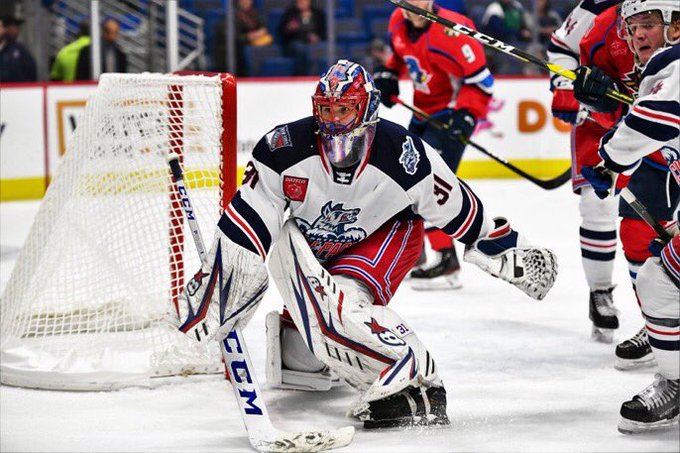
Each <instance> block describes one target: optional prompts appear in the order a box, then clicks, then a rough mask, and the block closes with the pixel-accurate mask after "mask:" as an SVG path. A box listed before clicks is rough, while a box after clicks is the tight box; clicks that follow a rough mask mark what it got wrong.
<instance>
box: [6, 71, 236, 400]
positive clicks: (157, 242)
mask: <svg viewBox="0 0 680 453" xmlns="http://www.w3.org/2000/svg"><path fill="white" fill-rule="evenodd" d="M225 89H227V90H232V91H233V93H234V95H235V88H234V82H233V78H231V77H230V76H224V75H216V76H212V77H208V76H169V75H161V74H137V75H122V74H106V75H103V76H102V77H101V79H100V82H99V86H98V89H97V92H96V94H95V95H94V96H93V97H92V98H91V99H90V100H89V101H88V103H87V106H86V108H85V111H84V113H83V116H82V118H81V120H80V122H79V125H78V127H77V129H76V132H75V136H74V138H73V141H72V142H71V144H70V146H69V147H68V149H67V152H66V154H65V156H64V157H63V160H62V162H61V164H60V166H59V169H58V170H57V172H56V174H55V175H54V179H53V181H52V183H51V184H50V187H49V189H48V191H47V194H46V195H45V198H44V200H43V202H42V205H41V207H40V210H39V212H38V214H37V216H36V218H35V222H34V224H33V226H32V228H31V231H30V233H29V236H28V239H27V240H26V243H25V245H24V247H23V249H22V250H21V253H20V254H19V257H18V260H17V263H16V267H15V268H14V270H13V273H12V275H11V277H10V280H9V282H8V285H7V288H6V290H5V292H4V293H3V295H2V300H1V302H0V322H1V327H2V330H1V344H0V349H1V356H0V378H1V380H2V382H3V383H5V384H10V385H20V386H25V387H37V388H56V389H77V390H89V389H111V388H119V387H124V386H128V385H142V386H146V385H151V378H154V377H168V376H175V375H187V374H196V373H214V372H219V371H220V370H221V364H220V359H219V350H218V349H217V347H216V345H215V349H214V350H212V349H208V348H206V347H204V346H200V345H196V344H195V343H194V342H192V341H191V340H189V339H188V338H185V337H184V335H183V334H181V333H179V332H177V331H176V330H175V329H174V328H173V327H172V326H171V325H170V324H169V323H168V322H167V320H166V318H165V317H166V313H168V312H170V311H174V302H175V301H176V300H177V297H178V296H179V293H180V291H181V288H182V287H183V285H184V284H185V282H186V280H187V279H188V278H190V277H191V275H192V274H193V273H194V272H195V271H197V270H198V268H199V265H200V263H199V259H198V256H197V253H196V251H195V247H194V245H193V243H192V241H191V236H190V233H189V232H188V230H187V235H186V238H185V222H184V218H183V213H182V210H181V207H180V205H179V202H178V198H177V196H176V193H175V188H174V185H173V184H172V180H171V176H170V171H169V169H168V164H167V161H166V157H167V155H168V153H169V152H170V151H174V152H176V153H178V154H179V155H180V156H181V158H182V161H183V167H184V172H185V183H186V185H187V187H188V189H189V191H190V196H191V197H192V201H193V204H194V207H195V209H196V216H197V218H198V220H199V223H200V226H201V230H202V233H203V236H204V237H205V238H206V240H208V241H209V240H211V239H212V236H213V233H214V229H215V225H216V222H217V220H218V218H219V215H220V212H221V207H222V203H223V202H222V200H223V190H222V189H223V184H224V180H225V175H226V176H228V175H229V174H231V175H233V174H234V173H235V171H236V170H235V168H233V167H235V165H231V164H229V165H227V164H226V163H225V159H224V158H223V156H224V155H225V154H226V153H228V152H232V153H233V152H235V150H230V149H226V146H225V143H229V140H227V141H225V136H226V135H227V134H228V133H232V134H233V133H235V122H236V119H235V118H230V117H229V115H227V114H226V113H229V112H231V110H229V112H227V111H226V110H223V102H224V99H227V96H226V95H225ZM223 113H224V115H223ZM234 115H235V114H234ZM225 123H226V124H225ZM232 142H233V140H232ZM227 161H229V162H231V160H227ZM227 179H228V178H227ZM226 190H227V191H228V190H229V189H228V188H227V189H226Z"/></svg>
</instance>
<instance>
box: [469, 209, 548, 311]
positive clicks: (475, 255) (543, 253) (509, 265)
mask: <svg viewBox="0 0 680 453" xmlns="http://www.w3.org/2000/svg"><path fill="white" fill-rule="evenodd" d="M494 223H495V228H494V229H493V230H491V231H490V232H489V234H488V235H487V236H486V237H484V238H481V239H478V240H477V241H475V242H474V243H473V244H471V245H468V246H467V247H466V248H465V255H464V257H463V258H464V260H465V261H466V262H468V263H473V264H476V265H477V266H479V267H480V268H481V269H482V270H483V271H485V272H487V273H488V274H491V275H493V276H494V277H498V278H500V279H502V280H505V281H507V282H509V283H510V284H512V285H514V286H516V287H517V288H519V289H520V290H522V291H523V292H525V293H526V294H528V295H529V296H530V297H532V298H534V299H537V300H541V299H543V298H544V297H545V296H546V294H548V291H550V288H552V286H553V284H554V283H555V278H556V277H557V257H556V256H555V254H554V253H553V252H552V250H550V249H546V248H543V247H536V246H532V245H531V244H529V242H528V241H527V240H526V239H525V238H524V237H523V236H522V235H520V234H519V233H518V232H516V231H514V230H512V229H511V228H510V224H509V223H508V221H507V220H506V219H504V218H502V217H497V218H495V219H494Z"/></svg>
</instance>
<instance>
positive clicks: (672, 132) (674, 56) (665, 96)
mask: <svg viewBox="0 0 680 453" xmlns="http://www.w3.org/2000/svg"><path fill="white" fill-rule="evenodd" d="M621 18H622V21H623V27H622V30H623V31H624V32H625V37H626V40H627V42H628V44H629V46H630V47H631V49H632V50H633V52H634V53H635V56H636V58H637V59H638V61H639V63H640V64H641V65H642V66H643V67H644V71H643V73H642V80H641V83H640V89H639V92H638V98H637V99H636V100H635V103H634V104H633V107H632V109H631V111H630V112H629V113H628V115H626V117H625V118H624V120H623V121H622V122H621V123H620V125H619V126H618V128H617V129H615V130H614V131H613V132H612V133H611V134H608V135H607V136H605V137H604V138H603V139H602V143H601V146H600V151H599V154H600V157H601V158H602V162H601V164H599V165H597V166H595V167H584V169H583V174H584V176H586V177H587V178H588V179H589V181H590V182H591V184H592V185H593V187H594V188H595V190H596V193H597V194H598V196H601V197H606V196H607V195H610V194H612V193H614V192H615V190H616V188H617V187H620V186H621V185H622V182H623V181H625V177H624V178H621V177H620V175H623V176H626V175H630V174H632V172H633V171H634V170H635V169H636V168H637V166H638V165H640V161H641V159H642V158H643V157H645V156H647V155H649V154H651V153H652V152H654V151H656V150H661V152H662V154H663V155H664V157H665V159H666V161H667V164H668V166H669V168H670V171H671V174H672V175H673V176H674V177H675V180H676V183H677V184H680V86H679V85H680V84H679V83H678V81H679V80H680V3H679V2H677V0H625V1H624V3H623V5H622V7H621ZM586 77H588V76H587V75H586ZM589 82H590V84H591V85H593V86H595V85H598V84H599V85H601V86H604V87H607V86H609V87H611V86H612V85H611V83H612V82H611V80H608V79H607V77H606V76H605V77H602V76H601V75H600V76H593V79H592V80H589ZM677 209H678V207H677V206H676V210H677ZM676 212H677V211H676ZM669 233H671V235H674V237H673V239H672V240H671V241H670V242H669V243H668V244H663V243H659V242H658V241H657V242H655V243H653V244H652V245H651V246H650V249H652V250H653V249H656V255H657V256H658V257H655V258H649V259H647V261H645V263H644V265H643V266H642V267H641V268H640V271H639V273H638V277H637V293H638V297H639V299H640V305H641V308H642V312H643V314H644V316H645V319H646V329H647V334H648V337H649V342H650V345H651V347H652V351H653V352H654V356H655V358H656V360H657V363H658V365H659V374H657V376H656V378H655V380H654V382H653V383H652V384H651V385H650V386H649V387H647V388H646V389H644V390H643V391H642V392H640V393H639V394H637V395H636V396H634V397H633V399H632V400H630V401H626V402H625V403H623V405H622V406H621V416H622V420H621V422H620V423H619V431H621V432H623V433H636V432H644V431H650V430H654V429H660V428H667V427H669V426H677V423H678V418H679V413H680V400H679V397H680V393H679V391H678V389H679V387H680V236H679V235H678V228H677V225H674V226H673V227H672V228H670V229H669Z"/></svg>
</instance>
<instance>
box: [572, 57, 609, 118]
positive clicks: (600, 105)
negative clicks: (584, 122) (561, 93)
mask: <svg viewBox="0 0 680 453" xmlns="http://www.w3.org/2000/svg"><path fill="white" fill-rule="evenodd" d="M608 88H611V89H613V90H615V89H616V84H615V83H614V80H613V79H612V78H611V77H609V76H608V75H607V74H605V73H604V71H602V70H601V69H599V68H598V67H597V66H593V67H592V68H590V67H588V66H579V67H578V68H577V69H576V80H575V81H574V97H575V98H576V100H578V101H579V102H580V103H582V104H585V105H587V106H588V107H589V109H590V110H592V111H594V112H599V113H610V112H614V111H616V110H617V109H618V108H619V102H618V101H616V100H614V99H612V98H610V97H608V96H607V95H606V93H607V89H608Z"/></svg>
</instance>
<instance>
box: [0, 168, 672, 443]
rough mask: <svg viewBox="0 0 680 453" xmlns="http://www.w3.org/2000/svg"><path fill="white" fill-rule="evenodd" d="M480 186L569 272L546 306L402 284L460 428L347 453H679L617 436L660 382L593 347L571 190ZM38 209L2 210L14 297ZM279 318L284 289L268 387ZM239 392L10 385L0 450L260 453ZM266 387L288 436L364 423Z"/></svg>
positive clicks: (480, 285) (340, 396) (480, 290)
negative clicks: (19, 259)
mask: <svg viewBox="0 0 680 453" xmlns="http://www.w3.org/2000/svg"><path fill="white" fill-rule="evenodd" d="M470 185H471V186H472V188H473V190H475V191H476V192H477V193H478V195H480V197H481V198H482V200H483V201H484V203H485V207H486V209H487V210H488V212H490V213H492V215H504V216H506V217H508V218H509V219H510V221H511V224H512V225H513V226H514V227H515V228H516V229H517V230H519V231H521V232H522V233H524V234H525V235H526V236H527V237H529V239H531V240H532V241H533V242H535V243H538V244H541V245H545V246H549V247H551V248H553V249H554V250H555V252H556V253H557V256H558V259H559V266H560V272H559V275H558V277H557V282H556V284H555V287H554V288H553V290H552V292H551V293H550V294H549V295H548V296H547V298H546V299H545V300H544V301H542V302H537V301H534V300H531V299H529V298H528V297H527V296H525V295H524V294H523V293H521V292H520V291H519V290H517V289H515V288H513V287H510V286H508V285H507V284H505V283H503V282H501V281H499V280H496V279H493V278H491V277H489V276H487V275H485V274H483V273H482V272H481V271H479V270H477V269H476V268H471V267H470V266H466V267H464V270H463V274H462V282H463V284H464V287H463V289H461V290H458V291H452V292H438V293H422V292H414V291H411V290H410V289H409V288H408V285H407V284H404V285H402V287H401V288H400V289H399V292H397V294H396V297H395V298H394V300H393V301H392V303H391V304H390V306H391V307H392V308H393V309H395V310H396V311H397V312H398V313H400V314H401V315H402V317H403V318H404V319H405V320H406V321H407V322H409V323H410V325H411V327H412V328H413V329H415V331H416V332H417V333H418V335H419V336H420V337H421V339H422V340H423V341H424V342H425V344H426V345H427V346H428V347H429V349H430V351H431V352H432V353H433V355H434V357H435V360H436V361H437V366H438V368H439V372H440V373H441V376H442V378H443V380H444V383H445V384H446V388H447V392H448V400H449V408H448V413H449V417H450V418H451V421H452V425H451V426H450V427H448V428H437V429H413V430H384V431H379V432H366V431H363V430H362V429H359V430H358V432H357V434H356V436H355V440H354V442H353V443H352V444H351V445H350V446H349V447H347V448H345V449H342V450H340V451H347V452H350V451H352V452H366V451H389V452H412V451H418V452H420V453H425V452H435V451H466V452H467V451H475V452H477V451H479V452H507V451H513V452H558V451H559V452H567V451H569V452H572V451H574V452H576V451H578V452H585V451H587V452H594V451H597V452H624V451H627V452H652V451H653V452H661V451H664V452H672V451H676V452H677V451H679V450H680V440H679V434H678V430H677V429H674V430H671V431H665V432H662V433H653V434H645V435H638V436H625V435H623V434H620V433H618V432H617V430H616V425H617V423H618V420H619V414H618V413H619V408H620V405H621V403H622V402H623V401H625V400H627V399H629V398H630V397H631V396H632V395H634V394H635V393H637V392H638V391H640V390H641V389H643V388H644V387H646V386H647V385H648V384H649V383H651V381H652V379H653V373H654V370H653V369H647V370H643V371H633V372H620V371H617V370H615V369H614V368H613V364H614V345H605V344H599V343H593V342H592V341H591V340H590V322H589V321H588V289H587V286H586V283H585V279H584V277H583V271H582V269H581V264H580V252H579V245H578V244H579V237H578V224H579V216H578V206H577V201H578V198H577V197H576V196H574V195H572V194H571V191H570V189H569V187H568V186H564V187H562V188H560V189H559V190H557V191H550V192H549V191H544V190H541V189H539V188H537V187H535V186H533V185H532V184H530V183H528V182H526V181H518V180H510V181H508V180H504V181H479V180H472V181H470ZM37 206H38V204H37V203H36V202H30V203H2V204H0V245H1V249H0V250H1V252H2V253H1V257H0V284H1V285H2V286H3V287H4V285H5V284H6V282H7V279H8V278H9V274H10V272H11V268H12V266H13V264H14V261H15V260H16V253H17V252H18V249H19V248H20V246H21V243H22V242H23V240H24V239H25V237H26V235H27V232H28V228H29V226H30V223H31V219H32V217H33V215H34V214H35V212H36V210H37ZM615 281H616V283H618V285H619V287H618V288H617V289H616V291H615V292H614V297H615V300H616V305H617V306H618V308H619V309H620V310H621V316H620V319H621V328H620V329H619V331H618V332H617V333H616V338H615V340H616V341H620V340H623V339H625V338H627V337H629V336H631V335H633V334H634V333H635V332H637V330H638V329H639V328H640V327H641V326H642V320H641V317H640V314H639V309H638V307H637V304H636V303H635V300H634V295H633V292H632V290H631V288H630V283H629V281H628V275H627V269H626V266H625V260H624V259H623V253H622V252H621V251H620V250H619V252H618V255H617V260H616V268H615ZM279 305H280V302H279V300H278V295H277V294H276V292H275V289H274V288H273V287H272V289H270V291H269V293H268V294H267V296H266V297H265V300H264V302H263V303H262V307H260V308H259V310H258V312H257V314H256V315H255V317H254V319H253V321H252V323H251V324H250V325H249V326H248V327H247V328H246V329H245V336H246V338H247V340H248V345H249V349H250V353H251V355H252V357H253V361H254V363H255V366H256V367H257V375H258V377H259V379H260V382H261V383H262V384H263V383H264V380H265V379H264V350H265V347H264V315H265V313H267V312H268V311H270V310H273V309H276V308H278V307H279ZM228 386H229V384H228V383H227V382H224V381H223V380H220V379H218V378H209V379H207V380H205V381H200V382H195V383H181V384H177V385H171V386H163V387H160V388H157V389H152V390H148V389H139V388H137V389H127V390H122V391H117V392H101V393H75V392H74V393H69V392H53V391H37V390H27V389H20V388H11V387H7V386H2V387H1V388H0V439H1V440H0V450H2V451H116V452H119V451H158V452H160V451H163V452H172V451H201V452H204V451H216V452H217V451H223V452H227V451H228V452H232V451H238V452H240V451H252V450H251V449H250V445H249V443H248V439H247V436H246V432H245V430H244V428H243V425H242V422H241V420H240V417H239V412H238V407H237V405H236V402H235V400H234V398H233V396H232V392H231V389H230V388H228ZM263 386H264V394H265V399H266V401H267V404H268V408H269V412H270V415H271V417H272V419H273V422H274V424H275V425H276V426H277V427H279V428H281V429H285V430H309V429H312V428H332V427H339V426H344V425H346V424H351V423H352V421H351V420H349V419H347V418H345V411H346V409H347V408H348V406H349V405H350V403H351V402H352V401H353V399H354V398H355V397H356V396H357V394H356V393H355V392H354V391H353V390H352V389H350V388H349V387H340V388H335V389H333V390H332V391H330V392H328V393H306V392H295V391H280V390H273V389H270V388H268V387H266V385H264V384H263ZM358 426H359V425H358V424H357V427H358ZM676 428H677V427H676Z"/></svg>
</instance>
